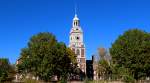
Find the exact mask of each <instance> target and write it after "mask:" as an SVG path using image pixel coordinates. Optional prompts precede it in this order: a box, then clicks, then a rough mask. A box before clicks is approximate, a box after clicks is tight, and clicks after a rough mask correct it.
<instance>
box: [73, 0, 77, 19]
mask: <svg viewBox="0 0 150 83" xmlns="http://www.w3.org/2000/svg"><path fill="white" fill-rule="evenodd" d="M74 13H75V16H77V3H76V0H74Z"/></svg>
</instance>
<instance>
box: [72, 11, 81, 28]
mask: <svg viewBox="0 0 150 83" xmlns="http://www.w3.org/2000/svg"><path fill="white" fill-rule="evenodd" d="M72 26H73V27H79V26H80V20H79V18H78V16H77V14H75V16H74V18H73V23H72Z"/></svg>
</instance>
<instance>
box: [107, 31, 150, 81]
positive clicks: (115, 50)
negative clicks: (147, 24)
mask: <svg viewBox="0 0 150 83" xmlns="http://www.w3.org/2000/svg"><path fill="white" fill-rule="evenodd" d="M149 50H150V34H149V33H147V32H144V31H141V30H138V29H133V30H128V31H126V32H125V33H124V34H123V35H121V36H119V38H118V39H117V40H116V41H115V42H114V43H113V44H112V47H111V48H110V54H111V56H112V62H113V63H114V64H115V66H116V67H117V68H118V69H120V68H123V69H124V70H127V71H128V75H129V76H128V77H126V78H125V79H130V78H132V77H133V78H134V79H136V80H138V79H141V78H142V77H146V76H149V75H150V51H149ZM123 73H124V72H123ZM126 73H127V72H126Z"/></svg>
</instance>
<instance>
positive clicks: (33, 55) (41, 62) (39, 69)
mask: <svg viewBox="0 0 150 83" xmlns="http://www.w3.org/2000/svg"><path fill="white" fill-rule="evenodd" d="M75 58H76V57H75V54H74V53H73V52H72V51H71V50H70V49H69V48H67V47H66V45H65V44H64V43H62V42H57V40H56V38H55V36H54V35H53V34H51V33H48V32H46V33H45V32H44V33H39V34H37V35H34V36H32V37H31V39H30V40H29V42H28V46H27V47H26V48H23V49H22V51H21V62H20V63H19V64H18V65H17V67H18V71H19V72H20V73H23V74H28V73H30V74H32V75H34V76H38V77H39V78H40V79H41V80H44V81H50V79H51V78H52V77H53V76H57V77H58V79H60V78H61V79H62V78H66V79H67V76H68V74H69V73H71V70H70V69H71V67H73V65H74V64H75V63H76V61H75ZM66 79H65V80H66Z"/></svg>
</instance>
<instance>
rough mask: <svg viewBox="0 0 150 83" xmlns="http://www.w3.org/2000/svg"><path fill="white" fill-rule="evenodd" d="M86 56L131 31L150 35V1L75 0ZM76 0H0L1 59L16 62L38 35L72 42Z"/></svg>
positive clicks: (108, 45) (107, 46)
mask: <svg viewBox="0 0 150 83" xmlns="http://www.w3.org/2000/svg"><path fill="white" fill-rule="evenodd" d="M76 3H77V14H78V17H79V18H80V21H81V27H82V29H83V31H84V41H85V45H86V57H87V59H91V55H92V54H94V53H96V50H97V48H98V47H105V48H110V47H111V44H112V43H113V42H114V41H115V39H116V38H117V37H118V36H119V35H120V34H123V32H124V31H126V30H128V29H132V28H139V29H141V30H144V31H147V32H150V5H149V4H150V0H76ZM73 17H74V0H0V57H1V58H2V57H3V58H9V60H10V62H11V63H15V61H16V59H17V58H18V57H19V56H20V55H19V54H20V50H21V48H24V47H26V46H27V42H28V40H29V38H30V37H31V36H32V35H34V34H37V33H38V32H45V31H46V32H47V31H48V32H52V33H53V34H54V35H55V36H56V37H57V39H58V40H59V41H63V42H65V43H66V44H67V45H68V43H69V32H70V29H71V24H72V19H73Z"/></svg>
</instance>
